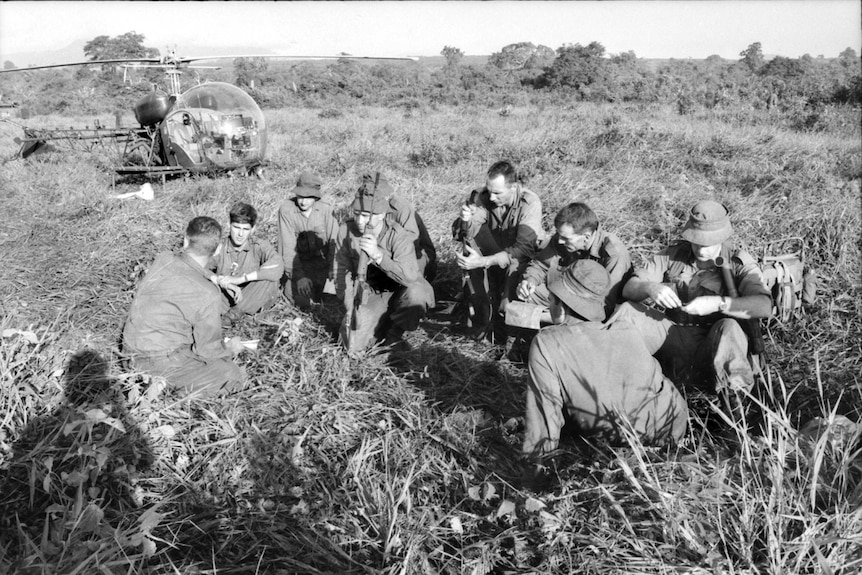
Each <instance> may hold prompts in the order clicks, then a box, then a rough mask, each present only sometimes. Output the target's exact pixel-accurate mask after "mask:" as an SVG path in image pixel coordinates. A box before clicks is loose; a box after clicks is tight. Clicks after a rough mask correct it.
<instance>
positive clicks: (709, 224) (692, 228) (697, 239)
mask: <svg viewBox="0 0 862 575" xmlns="http://www.w3.org/2000/svg"><path fill="white" fill-rule="evenodd" d="M731 235H733V226H731V225H730V216H729V214H728V212H727V208H725V207H724V206H723V205H721V204H719V203H718V202H715V201H713V200H703V201H701V202H698V203H696V204H695V205H694V207H693V208H692V209H691V211H690V212H689V213H688V221H687V222H686V223H685V227H684V228H683V229H682V237H683V239H685V240H688V241H689V242H691V243H693V244H697V245H699V246H714V245H718V244H720V243H722V242H724V241H726V240H727V239H728V238H729V237H730V236H731Z"/></svg>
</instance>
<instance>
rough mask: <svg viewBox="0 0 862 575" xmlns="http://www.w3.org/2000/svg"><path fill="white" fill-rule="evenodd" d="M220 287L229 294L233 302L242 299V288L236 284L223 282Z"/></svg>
mask: <svg viewBox="0 0 862 575" xmlns="http://www.w3.org/2000/svg"><path fill="white" fill-rule="evenodd" d="M221 288H222V289H223V290H224V291H225V292H226V293H227V294H228V295H229V296H230V298H231V299H232V300H233V301H234V303H239V302H241V301H242V288H241V287H239V286H238V285H236V284H230V283H225V284H223V285H222V286H221Z"/></svg>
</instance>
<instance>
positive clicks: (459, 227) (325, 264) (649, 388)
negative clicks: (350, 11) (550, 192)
mask: <svg viewBox="0 0 862 575" xmlns="http://www.w3.org/2000/svg"><path fill="white" fill-rule="evenodd" d="M351 208H352V217H348V218H347V219H346V221H345V222H343V223H342V224H340V225H339V224H338V222H337V219H336V218H335V216H334V215H333V209H332V206H331V205H330V204H329V203H327V202H325V201H324V200H323V199H322V197H321V181H320V179H319V178H317V177H316V176H315V175H313V174H310V173H304V174H302V175H301V176H300V177H299V179H298V181H297V184H296V187H295V188H294V190H293V193H292V197H290V198H289V199H288V200H286V201H285V202H284V203H283V204H282V205H281V206H280V208H279V210H278V249H277V250H276V249H274V248H273V247H272V246H271V245H270V244H269V243H268V242H266V241H265V240H263V239H261V238H258V237H256V236H255V234H254V232H255V226H256V223H257V213H256V211H255V209H254V208H253V207H252V206H249V205H247V204H242V203H240V204H236V205H234V206H233V207H232V208H231V209H230V212H229V220H230V224H229V225H230V230H229V234H228V236H227V237H226V238H224V239H222V238H221V234H222V231H221V227H220V225H219V224H218V222H217V221H215V220H214V219H212V218H209V217H197V218H194V219H193V220H192V221H191V222H190V223H189V225H188V227H187V229H186V234H185V243H184V250H183V253H182V254H181V255H170V254H164V255H160V256H159V257H158V258H157V259H156V260H155V262H154V263H153V264H152V266H151V267H150V269H149V271H148V273H147V274H146V276H145V277H144V279H143V280H142V282H141V283H140V285H139V287H138V291H137V294H136V297H135V300H134V302H133V304H132V307H131V310H130V313H129V317H128V320H127V322H126V325H125V328H124V332H123V337H124V350H125V352H126V353H127V354H128V356H129V358H130V359H131V361H132V363H133V365H134V366H135V367H136V368H138V369H140V370H142V371H144V372H147V373H150V374H152V375H161V376H164V377H165V379H166V380H167V381H168V382H169V383H171V384H173V385H175V386H178V387H182V388H184V389H185V390H186V392H187V393H188V394H189V395H190V396H191V395H198V396H200V395H208V394H211V393H213V392H216V391H219V390H224V389H231V388H232V387H235V386H237V385H240V384H242V383H243V381H244V377H245V376H244V373H243V371H242V369H241V368H239V367H238V366H237V365H236V364H235V363H234V362H233V361H232V358H233V357H235V356H236V355H237V354H239V353H240V352H241V351H242V350H243V345H242V342H241V341H240V340H239V339H238V338H230V339H228V338H224V339H223V337H222V327H223V326H230V325H231V324H232V323H234V322H236V321H237V320H239V319H240V318H242V316H243V315H247V314H254V313H257V312H259V311H261V310H265V309H267V308H268V307H270V306H272V305H273V304H274V303H275V302H276V301H277V300H278V299H279V297H281V295H282V293H283V295H284V296H285V297H286V299H287V300H288V301H289V302H291V303H292V304H293V305H296V306H297V307H299V308H303V309H308V308H309V307H310V306H312V305H313V304H314V303H315V302H319V301H321V299H322V298H326V297H332V296H335V297H337V298H339V299H340V300H341V302H342V303H343V304H344V308H345V310H346V313H345V317H344V321H343V322H342V324H341V328H340V339H341V341H342V342H343V343H344V345H345V346H346V347H347V349H348V350H350V351H358V350H363V349H366V348H368V347H370V346H373V345H383V346H397V345H400V344H401V343H402V342H403V335H404V333H405V332H409V331H413V330H415V329H417V328H418V326H419V324H420V321H421V320H422V318H423V317H424V316H425V315H426V314H427V313H428V311H429V310H430V309H431V308H433V307H434V306H435V295H434V289H433V287H432V285H431V281H433V279H434V274H435V271H436V263H437V262H436V259H437V257H436V251H435V249H434V245H433V243H432V242H431V239H430V237H429V235H428V232H427V230H426V229H425V226H424V223H423V221H422V219H421V218H420V217H419V215H418V214H417V213H416V211H415V209H414V208H413V207H412V206H411V205H410V204H409V203H408V202H406V201H404V200H403V199H401V198H399V197H398V196H397V195H396V194H395V192H394V190H393V189H392V186H391V185H390V184H389V183H388V182H387V181H386V179H385V178H384V177H383V176H382V175H381V174H379V173H377V174H369V175H366V176H364V177H363V178H362V181H361V185H360V186H359V189H358V190H357V192H356V195H355V197H354V199H353V202H352V204H351ZM452 231H453V237H454V239H455V240H456V241H458V242H459V244H458V249H457V255H456V258H455V263H456V264H457V266H458V267H459V268H460V269H461V270H462V273H463V276H464V294H463V300H464V302H465V304H466V305H465V307H466V308H467V309H468V310H469V311H468V328H469V333H470V335H472V336H473V337H475V338H476V339H479V340H482V339H490V340H492V341H496V342H498V343H500V342H503V341H505V340H506V338H507V337H510V333H509V332H511V331H512V330H511V326H509V325H507V322H506V316H507V309H508V310H511V309H513V308H514V307H515V306H516V305H518V304H516V303H515V302H519V303H520V302H523V303H529V304H532V305H533V306H536V307H537V308H538V309H540V311H541V324H542V327H541V329H538V330H535V331H533V332H531V333H529V334H528V339H529V341H530V344H529V354H528V358H527V367H528V372H529V386H528V389H527V398H526V417H525V427H526V429H525V437H524V443H523V448H522V454H523V456H524V457H525V458H526V459H527V460H528V461H529V462H531V465H532V469H533V471H534V472H535V473H541V472H542V469H543V465H542V462H543V461H544V459H545V458H546V457H547V456H548V455H549V454H552V453H553V452H554V450H556V448H557V445H558V442H559V438H560V432H561V429H562V427H563V425H564V422H566V421H571V422H574V424H575V425H576V426H577V427H578V429H579V430H580V431H581V432H582V433H585V434H598V435H602V436H605V437H607V438H608V439H609V440H611V441H614V440H619V439H620V438H621V437H622V435H623V433H624V428H625V429H627V430H629V431H632V432H634V433H636V434H637V435H638V436H639V437H640V438H641V439H642V440H643V441H645V442H647V443H653V444H663V443H671V442H674V441H677V440H679V439H680V438H681V437H682V436H683V435H684V433H685V430H686V427H687V421H688V407H687V405H686V401H685V399H684V398H683V395H682V394H681V393H680V389H684V388H686V387H687V386H695V387H698V388H703V389H705V390H707V391H711V392H713V393H717V394H719V395H722V396H725V397H729V396H735V394H737V393H739V392H745V391H749V390H751V389H752V387H753V386H754V379H755V370H754V369H753V367H752V362H751V358H750V354H749V351H750V350H749V346H750V345H751V343H752V339H753V337H752V335H751V334H750V333H747V332H746V329H745V328H746V327H747V326H748V327H750V326H751V324H752V322H753V323H756V321H757V319H758V318H765V317H769V315H770V314H771V313H772V299H771V295H770V292H769V290H767V288H766V287H765V285H764V282H763V277H762V274H761V271H760V268H759V267H758V265H757V263H756V261H755V260H754V259H753V258H752V257H751V255H750V254H748V253H747V252H746V251H744V250H741V249H737V248H735V247H734V245H733V242H732V236H733V227H732V225H731V222H730V217H729V213H728V211H727V209H726V208H725V207H724V206H723V205H722V204H720V203H718V202H716V201H713V200H702V201H700V202H698V203H697V204H695V205H694V206H693V207H692V208H691V210H690V212H689V217H688V221H687V223H686V224H685V227H684V229H683V231H682V239H681V241H679V242H677V243H674V244H673V245H670V246H668V247H667V248H665V249H663V250H661V251H659V252H658V253H656V254H654V255H652V256H650V257H649V258H648V259H647V261H646V264H645V265H644V266H643V267H642V268H635V267H634V266H633V264H632V259H631V257H630V255H629V251H628V249H627V247H626V246H625V244H624V243H623V242H622V241H620V239H619V238H618V237H617V236H615V235H614V234H612V233H610V232H608V231H607V230H605V229H604V228H603V227H602V226H601V224H600V223H599V221H598V218H597V217H596V214H595V212H593V210H592V209H590V208H589V207H588V206H587V205H585V204H583V203H579V202H576V203H571V204H569V205H567V206H565V207H563V208H562V209H561V210H560V211H559V212H558V213H557V214H556V217H555V218H554V230H553V234H546V232H545V231H544V230H543V227H542V202H541V199H540V198H539V196H538V195H537V194H535V193H533V192H532V191H530V190H528V189H527V188H526V187H524V186H523V185H522V184H521V183H520V182H519V178H518V174H517V172H516V169H515V166H513V165H512V164H511V163H510V162H507V161H500V162H496V163H494V164H493V165H492V166H491V167H490V169H489V170H488V172H487V175H486V179H485V184H484V186H481V187H480V188H477V189H475V190H473V191H472V192H471V194H470V196H469V198H468V199H467V200H466V201H465V202H464V204H463V205H462V206H461V207H460V213H459V214H458V217H457V218H456V219H455V221H454V222H453V225H452ZM520 334H521V336H523V331H521V332H520ZM726 403H727V405H731V404H732V402H726Z"/></svg>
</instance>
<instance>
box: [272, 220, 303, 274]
mask: <svg viewBox="0 0 862 575" xmlns="http://www.w3.org/2000/svg"><path fill="white" fill-rule="evenodd" d="M278 253H280V254H281V259H282V265H283V269H284V275H285V276H287V279H291V278H293V275H294V273H295V274H296V275H297V277H303V273H302V263H301V262H300V260H299V258H298V257H297V255H296V222H294V221H293V219H292V218H291V213H290V209H289V206H287V205H286V204H285V205H282V206H281V207H280V208H279V209H278Z"/></svg>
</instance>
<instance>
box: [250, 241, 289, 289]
mask: <svg viewBox="0 0 862 575" xmlns="http://www.w3.org/2000/svg"><path fill="white" fill-rule="evenodd" d="M257 245H258V248H259V250H260V253H259V255H260V262H261V263H260V267H259V268H257V270H256V271H253V272H250V273H248V274H246V277H247V278H248V281H271V282H277V281H279V280H280V279H281V275H282V273H283V272H284V260H282V258H281V256H280V255H279V254H278V252H276V251H275V248H273V247H272V244H270V243H269V242H268V241H266V240H258V244H257Z"/></svg>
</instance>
